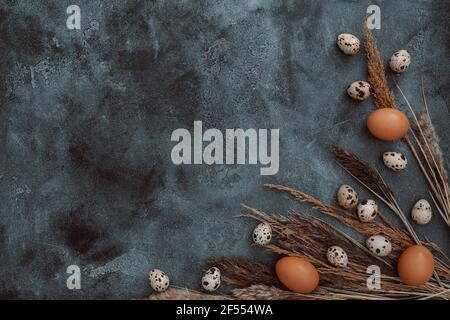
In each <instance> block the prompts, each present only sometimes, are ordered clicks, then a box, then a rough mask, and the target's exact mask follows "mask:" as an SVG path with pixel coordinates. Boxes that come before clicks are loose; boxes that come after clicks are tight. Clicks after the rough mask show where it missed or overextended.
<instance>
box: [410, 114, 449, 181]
mask: <svg viewBox="0 0 450 320" xmlns="http://www.w3.org/2000/svg"><path fill="white" fill-rule="evenodd" d="M417 120H418V121H417V124H418V126H420V128H421V129H422V133H423V135H421V134H420V131H419V129H418V127H416V128H414V131H415V132H416V136H417V137H418V138H419V139H420V142H421V143H422V145H424V146H425V145H426V142H428V146H429V149H428V148H424V150H425V152H426V157H427V158H428V159H433V158H434V160H435V162H436V163H432V164H433V165H435V167H436V168H435V170H437V171H438V172H440V173H441V174H442V177H443V179H444V182H445V183H446V184H448V175H447V170H446V169H445V160H444V156H443V154H442V150H441V147H440V146H439V137H438V135H437V134H436V130H435V129H434V126H433V124H432V123H431V119H430V116H429V114H428V112H427V111H426V110H424V111H422V112H419V113H418V114H417ZM425 140H426V141H425Z"/></svg>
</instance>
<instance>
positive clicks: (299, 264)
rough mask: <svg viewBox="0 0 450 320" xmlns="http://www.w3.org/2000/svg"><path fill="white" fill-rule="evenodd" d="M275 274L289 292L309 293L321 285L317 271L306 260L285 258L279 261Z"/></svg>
mask: <svg viewBox="0 0 450 320" xmlns="http://www.w3.org/2000/svg"><path fill="white" fill-rule="evenodd" d="M275 272H276V274H277V277H278V279H279V280H280V282H281V283H282V284H284V285H285V286H286V287H287V288H288V289H289V290H291V291H294V292H299V293H309V292H311V291H313V290H314V289H315V288H316V287H317V285H318V284H319V273H318V272H317V269H316V268H315V267H314V266H313V265H312V263H311V262H309V261H308V260H306V259H302V258H299V257H284V258H281V259H280V260H278V261H277V264H276V266H275Z"/></svg>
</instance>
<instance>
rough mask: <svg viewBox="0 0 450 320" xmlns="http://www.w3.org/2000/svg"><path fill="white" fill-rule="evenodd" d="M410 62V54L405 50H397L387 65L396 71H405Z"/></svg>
mask: <svg viewBox="0 0 450 320" xmlns="http://www.w3.org/2000/svg"><path fill="white" fill-rule="evenodd" d="M410 64H411V56H410V55H409V53H408V51H406V50H399V51H397V52H396V53H394V54H393V55H392V57H391V59H390V60H389V67H390V68H391V69H392V71H394V72H397V73H402V72H405V71H406V70H407V69H408V68H409V65H410Z"/></svg>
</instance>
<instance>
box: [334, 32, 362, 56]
mask: <svg viewBox="0 0 450 320" xmlns="http://www.w3.org/2000/svg"><path fill="white" fill-rule="evenodd" d="M336 42H337V45H338V47H339V49H341V51H342V52H343V53H345V54H347V55H353V54H356V53H358V52H359V49H360V47H361V43H360V41H359V39H358V38H357V37H355V36H354V35H352V34H349V33H342V34H340V35H338V36H337V41H336Z"/></svg>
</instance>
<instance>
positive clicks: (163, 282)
mask: <svg viewBox="0 0 450 320" xmlns="http://www.w3.org/2000/svg"><path fill="white" fill-rule="evenodd" d="M148 278H149V280H150V286H151V287H152V288H153V290H155V291H158V292H163V291H166V290H167V288H169V285H170V281H169V276H168V275H167V274H165V273H164V272H163V271H161V270H159V269H152V270H151V271H150V273H149V274H148Z"/></svg>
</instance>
